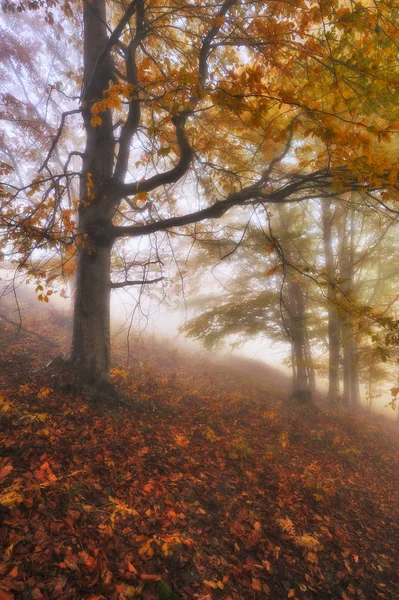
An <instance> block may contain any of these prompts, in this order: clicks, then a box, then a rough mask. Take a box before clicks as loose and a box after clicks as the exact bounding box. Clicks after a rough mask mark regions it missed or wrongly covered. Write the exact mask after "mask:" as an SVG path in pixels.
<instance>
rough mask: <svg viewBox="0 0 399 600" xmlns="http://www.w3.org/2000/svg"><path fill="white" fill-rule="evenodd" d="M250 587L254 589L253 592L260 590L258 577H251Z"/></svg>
mask: <svg viewBox="0 0 399 600" xmlns="http://www.w3.org/2000/svg"><path fill="white" fill-rule="evenodd" d="M251 588H252V589H253V590H255V592H261V591H262V586H261V584H260V581H259V579H252V583H251Z"/></svg>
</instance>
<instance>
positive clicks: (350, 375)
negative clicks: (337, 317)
mask: <svg viewBox="0 0 399 600" xmlns="http://www.w3.org/2000/svg"><path fill="white" fill-rule="evenodd" d="M340 248H341V270H340V277H341V279H342V280H343V283H342V284H341V289H342V292H343V295H344V297H343V300H342V305H343V312H342V315H343V316H342V318H341V332H342V345H343V404H344V406H346V407H349V406H351V407H352V408H356V407H357V406H358V404H359V369H358V357H357V340H356V333H355V328H354V323H353V318H352V314H351V311H352V305H351V302H352V298H353V285H354V263H355V214H354V211H353V210H352V211H351V213H350V222H349V228H347V227H346V218H344V219H343V223H342V227H341V231H340ZM345 309H346V310H345Z"/></svg>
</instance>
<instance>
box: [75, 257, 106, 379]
mask: <svg viewBox="0 0 399 600" xmlns="http://www.w3.org/2000/svg"><path fill="white" fill-rule="evenodd" d="M110 267H111V248H110V247H109V246H108V247H107V246H106V247H99V246H98V247H91V248H83V249H81V250H80V251H79V258H78V274H77V283H76V294H75V315H74V329H73V338H72V352H71V361H72V362H73V364H74V366H75V367H76V369H77V372H78V377H79V378H80V379H81V380H82V381H84V382H85V383H87V384H89V385H93V386H95V387H99V386H100V385H101V384H102V383H103V382H104V381H108V380H109V369H110V352H111V350H110V293H111V287H110Z"/></svg>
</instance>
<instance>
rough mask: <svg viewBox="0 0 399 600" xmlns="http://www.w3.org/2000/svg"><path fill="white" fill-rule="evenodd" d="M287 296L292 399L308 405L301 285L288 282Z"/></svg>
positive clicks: (304, 316) (309, 398)
mask: <svg viewBox="0 0 399 600" xmlns="http://www.w3.org/2000/svg"><path fill="white" fill-rule="evenodd" d="M288 296H289V307H290V312H291V335H292V338H293V340H292V346H293V351H294V360H295V367H296V378H295V381H294V385H293V398H294V400H296V401H298V402H299V403H308V402H311V401H312V392H311V387H310V381H309V371H308V368H307V360H306V350H305V346H306V336H305V328H306V315H305V302H304V297H303V291H302V289H301V284H300V283H298V282H296V281H290V282H289V283H288Z"/></svg>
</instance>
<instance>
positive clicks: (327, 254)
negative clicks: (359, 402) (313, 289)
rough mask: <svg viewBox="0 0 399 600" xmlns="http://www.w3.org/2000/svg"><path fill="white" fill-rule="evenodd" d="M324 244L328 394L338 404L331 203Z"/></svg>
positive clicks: (326, 212) (325, 207) (327, 208)
mask: <svg viewBox="0 0 399 600" xmlns="http://www.w3.org/2000/svg"><path fill="white" fill-rule="evenodd" d="M322 209H323V243H324V260H325V269H326V275H327V278H328V287H327V300H328V309H327V310H328V394H327V400H328V402H329V403H331V404H336V403H337V402H338V397H339V358H340V356H339V355H340V332H339V317H338V310H337V298H336V291H335V288H336V272H335V263H334V252H333V244H332V224H333V219H334V215H333V211H332V208H331V201H330V200H327V201H326V202H325V203H323V206H322Z"/></svg>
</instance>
